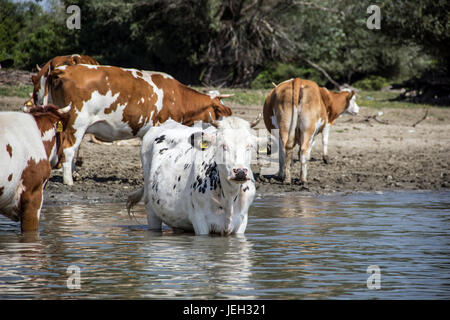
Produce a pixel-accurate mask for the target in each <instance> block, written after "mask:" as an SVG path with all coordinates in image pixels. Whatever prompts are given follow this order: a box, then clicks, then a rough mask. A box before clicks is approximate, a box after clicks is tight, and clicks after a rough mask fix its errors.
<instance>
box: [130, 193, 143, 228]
mask: <svg viewBox="0 0 450 320" xmlns="http://www.w3.org/2000/svg"><path fill="white" fill-rule="evenodd" d="M143 195H144V187H141V188H140V189H139V190H137V191H135V192H133V193H132V194H130V195H129V196H128V199H127V210H128V216H129V217H130V219H132V218H134V220H136V217H135V216H134V214H133V213H132V212H131V208H133V207H134V206H135V205H136V204H138V203H139V201H141V199H142V196H143ZM136 221H137V220H136Z"/></svg>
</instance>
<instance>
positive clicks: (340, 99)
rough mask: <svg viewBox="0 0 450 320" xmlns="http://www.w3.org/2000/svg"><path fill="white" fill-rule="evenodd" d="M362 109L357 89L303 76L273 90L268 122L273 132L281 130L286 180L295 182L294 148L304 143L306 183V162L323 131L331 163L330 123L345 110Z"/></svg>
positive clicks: (267, 106)
mask: <svg viewBox="0 0 450 320" xmlns="http://www.w3.org/2000/svg"><path fill="white" fill-rule="evenodd" d="M358 111H359V107H358V105H357V104H356V101H355V95H354V92H353V91H342V92H332V91H329V90H327V89H326V88H321V87H319V86H318V85H317V84H316V83H315V82H313V81H310V80H303V79H299V78H295V79H290V80H287V81H284V82H282V83H280V84H279V85H278V86H276V87H275V88H274V89H272V91H271V92H270V93H269V94H268V95H267V97H266V100H265V103H264V123H265V125H266V128H267V130H269V131H272V130H273V129H278V130H279V138H280V157H279V164H280V171H279V176H280V177H281V178H282V179H283V182H284V183H291V170H290V169H291V160H292V151H293V148H294V147H295V146H296V145H297V144H298V145H300V152H299V154H300V162H301V165H302V174H301V181H302V182H306V181H307V166H306V162H307V160H309V157H310V153H311V148H312V146H313V143H314V138H315V137H316V135H317V134H318V133H319V132H322V137H323V140H322V142H323V159H324V161H325V163H328V137H329V132H330V126H331V125H332V124H334V122H335V121H336V119H337V118H338V117H339V116H340V115H342V114H343V113H344V112H349V113H353V114H355V113H358ZM281 146H282V147H281Z"/></svg>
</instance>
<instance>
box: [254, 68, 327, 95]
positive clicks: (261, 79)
mask: <svg viewBox="0 0 450 320" xmlns="http://www.w3.org/2000/svg"><path fill="white" fill-rule="evenodd" d="M292 78H302V79H308V80H312V81H315V82H317V83H318V84H319V85H320V86H324V85H325V83H326V81H325V80H324V79H323V78H322V75H321V74H320V73H319V72H318V71H317V70H315V69H311V68H305V67H301V66H295V65H293V64H286V63H277V64H273V65H270V66H268V67H267V68H266V69H265V70H264V71H262V72H261V73H259V74H258V76H257V77H256V79H255V80H254V81H253V82H252V85H251V87H252V88H253V89H264V88H272V82H273V83H275V84H279V83H280V82H283V81H285V80H288V79H292Z"/></svg>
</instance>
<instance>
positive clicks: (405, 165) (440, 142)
mask: <svg viewBox="0 0 450 320" xmlns="http://www.w3.org/2000/svg"><path fill="white" fill-rule="evenodd" d="M232 107H233V110H234V111H235V114H237V115H238V116H241V117H244V118H247V119H250V118H252V117H254V116H255V115H256V113H257V111H258V110H259V109H260V108H261V107H256V106H254V107H240V106H232ZM377 112H378V110H374V109H368V108H362V110H361V115H360V116H357V117H352V116H343V117H342V118H341V119H339V120H338V122H337V123H336V125H335V126H334V127H333V128H332V131H331V134H330V141H329V155H330V158H331V163H329V164H324V163H323V161H322V160H321V159H322V143H321V139H320V136H319V139H318V141H317V142H316V144H315V146H314V148H313V150H312V153H311V161H310V162H309V164H308V166H309V170H308V177H309V182H308V184H307V185H303V184H301V183H300V181H299V176H300V170H299V169H300V164H299V162H298V156H297V153H296V152H297V149H296V150H295V154H296V156H295V161H294V163H293V173H294V174H293V177H294V183H293V184H292V185H283V184H281V183H280V182H279V181H278V180H277V179H276V177H270V176H269V177H267V178H268V182H263V181H261V180H260V179H257V192H258V193H274V192H289V191H303V192H304V193H305V194H327V193H333V192H354V191H380V190H417V189H426V190H439V189H448V188H450V162H449V159H450V110H448V109H443V108H431V109H430V111H429V114H428V118H427V119H426V120H424V121H422V122H420V123H419V124H418V125H416V126H415V127H412V126H411V125H412V124H414V123H415V122H417V121H418V120H420V119H421V118H422V117H423V115H424V111H423V110H422V109H383V110H382V112H383V115H382V116H380V117H378V119H380V120H381V119H382V121H385V122H387V123H388V124H382V123H378V122H376V121H375V120H369V121H365V118H366V117H367V116H369V115H373V114H376V113H377ZM261 127H262V125H261ZM80 155H81V156H82V159H83V165H82V166H81V167H80V168H79V171H78V174H79V177H77V179H76V181H75V185H74V186H72V187H68V186H65V185H63V184H62V175H61V172H57V171H55V172H53V174H52V178H51V183H49V185H48V187H47V191H46V199H47V203H52V202H61V201H62V202H66V201H68V202H70V201H86V200H88V201H93V202H96V201H125V200H126V197H127V194H128V193H130V192H131V191H133V190H136V189H137V188H139V187H140V186H141V184H142V181H143V178H142V172H141V164H140V158H139V145H98V144H94V143H92V142H90V141H88V139H87V138H85V141H84V143H83V144H82V146H81V151H80ZM258 171H259V169H258V168H256V167H255V168H254V172H256V173H257V172H258ZM257 176H258V175H257Z"/></svg>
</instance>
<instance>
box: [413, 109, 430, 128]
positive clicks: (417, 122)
mask: <svg viewBox="0 0 450 320" xmlns="http://www.w3.org/2000/svg"><path fill="white" fill-rule="evenodd" d="M428 111H430V109H427V110H426V111H425V114H424V115H423V117H422V119H420V120H419V121H416V122H415V123H414V124H413V125H412V126H411V127H413V128H414V127H415V126H416V125H418V124H419V123H421V122H422V121H423V120H426V119H427V118H428Z"/></svg>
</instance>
